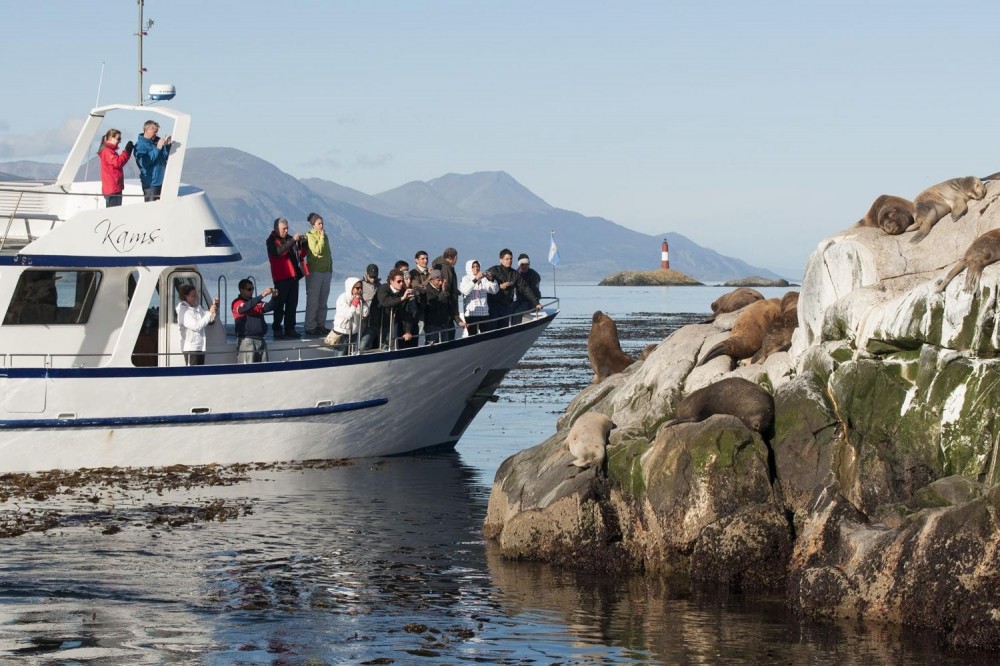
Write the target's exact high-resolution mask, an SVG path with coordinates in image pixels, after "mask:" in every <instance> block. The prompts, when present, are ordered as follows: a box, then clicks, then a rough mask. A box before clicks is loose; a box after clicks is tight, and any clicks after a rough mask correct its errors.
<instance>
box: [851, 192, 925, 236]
mask: <svg viewBox="0 0 1000 666" xmlns="http://www.w3.org/2000/svg"><path fill="white" fill-rule="evenodd" d="M911 224H913V202H912V201H910V200H909V199H904V198H903V197H895V196H892V195H891V194H883V195H882V196H880V197H879V198H877V199H875V202H874V203H873V204H872V207H871V208H869V209H868V212H867V213H866V214H865V216H864V217H863V218H861V219H860V220H858V223H857V225H856V226H859V227H877V228H879V229H881V230H882V231H884V232H885V233H887V234H889V235H890V236H898V235H899V234H901V233H903V232H904V231H906V229H907V228H908V227H909V226H910V225H911Z"/></svg>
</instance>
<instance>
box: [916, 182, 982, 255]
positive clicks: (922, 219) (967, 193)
mask: <svg viewBox="0 0 1000 666" xmlns="http://www.w3.org/2000/svg"><path fill="white" fill-rule="evenodd" d="M985 196H986V186H985V185H983V181H981V180H979V179H978V178H976V177H975V176H966V177H964V178H952V179H951V180H946V181H944V182H943V183H938V184H937V185H934V186H932V187H928V188H927V189H926V190H924V191H923V192H921V193H920V194H918V195H917V198H916V199H914V200H913V205H914V209H915V210H914V214H913V218H914V224H915V225H916V227H917V233H916V234H915V235H914V236H913V238H911V239H910V242H911V243H919V242H920V241H922V240H923V239H924V238H926V237H927V234H929V233H930V231H931V228H932V227H933V226H934V225H935V224H937V223H938V221H939V220H940V219H941V218H942V217H944V216H945V215H947V214H948V213H951V219H952V220H957V219H959V218H960V217H962V216H963V215H965V214H966V213H967V212H969V201H979V200H980V199H982V198H983V197H985Z"/></svg>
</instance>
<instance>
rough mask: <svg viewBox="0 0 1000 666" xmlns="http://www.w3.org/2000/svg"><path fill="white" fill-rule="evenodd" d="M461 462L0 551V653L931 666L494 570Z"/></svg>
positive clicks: (538, 572)
mask: <svg viewBox="0 0 1000 666" xmlns="http://www.w3.org/2000/svg"><path fill="white" fill-rule="evenodd" d="M480 473H481V470H478V469H476V468H473V467H470V466H468V465H467V464H465V463H464V462H463V460H462V458H461V457H460V455H459V454H457V453H454V452H452V453H449V454H442V455H435V456H418V457H411V458H389V459H379V460H367V461H358V462H357V463H356V464H354V465H352V466H349V467H339V468H332V469H285V470H266V471H262V472H255V473H253V474H252V478H251V480H250V481H248V482H246V483H241V484H237V485H233V486H228V487H212V488H204V489H192V490H182V491H174V492H164V493H163V494H162V495H159V494H156V493H155V492H154V493H150V494H149V495H148V496H145V497H141V498H134V499H133V500H132V501H131V502H132V504H129V502H127V501H124V503H123V505H122V506H118V507H114V508H113V509H111V510H113V511H116V512H118V513H119V515H122V516H128V515H132V514H134V513H136V511H137V507H138V506H145V505H146V504H149V503H160V504H172V503H180V504H183V503H188V504H200V503H203V502H206V501H211V500H213V499H226V500H230V501H239V502H247V503H249V504H250V505H251V506H252V507H253V511H252V513H251V514H250V515H246V516H242V517H240V518H239V519H237V520H233V521H228V522H223V523H201V524H190V525H184V526H181V527H178V528H171V527H169V526H165V525H163V524H159V525H153V524H149V523H139V522H136V523H134V524H132V525H131V526H130V525H129V524H128V523H127V522H126V523H125V524H126V527H125V528H124V529H123V530H122V531H121V532H119V533H117V534H102V533H101V530H100V525H96V526H95V525H94V524H90V523H87V522H86V521H84V520H81V521H76V522H73V521H70V525H71V526H70V527H68V528H64V529H60V530H58V531H53V532H49V533H44V534H26V535H22V536H21V537H18V538H15V539H8V540H5V541H3V542H0V603H2V606H0V655H4V656H6V657H21V658H24V657H30V658H34V659H36V660H43V661H50V660H51V661H63V662H65V661H86V660H95V659H96V660H99V661H100V662H101V663H112V664H114V663H121V664H126V663H127V664H133V663H163V662H165V661H170V662H177V663H206V662H207V663H220V664H221V663H224V664H229V663H273V662H276V661H277V662H282V661H285V662H288V663H301V662H304V661H307V660H313V661H315V662H316V663H363V662H366V661H372V660H379V659H381V660H383V662H382V663H389V662H387V661H385V660H392V663H414V662H415V661H419V662H420V663H424V662H426V663H438V662H464V661H473V662H482V663H498V664H503V663H585V664H586V663H590V664H603V663H606V664H620V663H717V662H719V661H734V662H740V661H763V662H765V663H802V662H812V663H873V662H883V663H884V662H889V663H926V661H928V660H930V659H933V660H934V661H935V662H937V663H946V662H947V660H946V659H944V658H942V655H941V654H940V653H939V652H937V651H936V650H935V649H934V646H933V645H923V644H921V643H915V642H914V641H913V639H906V640H901V639H900V637H899V636H892V635H885V634H883V633H880V632H878V631H873V630H868V631H861V630H858V629H856V628H854V627H838V626H835V625H810V624H803V623H800V622H797V621H796V620H795V619H794V618H790V617H788V616H787V615H786V613H785V611H784V609H783V606H782V605H781V603H780V600H775V599H766V598H765V599H762V598H753V599H746V598H740V597H729V596H726V595H720V596H718V597H713V596H711V595H701V596H699V597H695V598H692V597H690V596H689V595H688V594H687V593H686V592H684V590H683V587H672V586H670V585H669V584H667V583H665V582H663V581H657V580H646V579H643V578H632V579H625V580H611V579H602V578H595V577H593V576H590V575H585V574H580V573H574V572H571V571H565V570H558V569H553V568H550V567H547V566H545V565H540V564H535V563H525V562H508V561H504V560H502V559H500V558H499V557H497V554H496V551H495V550H494V549H493V548H492V547H489V546H488V545H487V544H485V543H484V542H483V539H482V537H481V528H482V521H483V517H484V514H485V509H486V502H487V495H488V487H487V485H486V484H485V483H483V481H482V480H481V478H480Z"/></svg>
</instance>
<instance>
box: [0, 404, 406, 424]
mask: <svg viewBox="0 0 1000 666" xmlns="http://www.w3.org/2000/svg"><path fill="white" fill-rule="evenodd" d="M387 402H389V399H388V398H372V399H371V400H362V401H360V402H345V403H343V404H339V405H325V406H323V407H302V408H299V409H271V410H267V411H259V412H224V413H219V414H212V413H206V414H173V415H166V416H119V417H108V418H87V419H18V420H10V419H7V420H3V421H0V429H3V430H28V429H39V428H52V429H66V428H70V429H82V428H133V427H142V426H155V425H182V424H188V423H233V422H238V421H267V420H282V419H295V418H302V417H306V416H322V415H325V414H336V413H338V412H353V411H357V410H361V409H371V408H372V407H380V406H382V405H384V404H386V403H387Z"/></svg>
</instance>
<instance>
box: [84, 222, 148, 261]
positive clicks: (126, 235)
mask: <svg viewBox="0 0 1000 666" xmlns="http://www.w3.org/2000/svg"><path fill="white" fill-rule="evenodd" d="M94 233H95V234H102V233H103V234H104V239H103V240H102V241H101V245H104V244H105V243H107V244H110V245H111V247H113V248H114V249H115V251H116V252H119V253H121V254H126V253H128V252H131V251H132V250H134V249H135V248H137V247H140V246H142V245H152V244H153V243H158V242H160V241H161V240H163V239H162V238H160V236H159V233H160V230H159V229H153V230H152V231H129V230H128V229H127V228H126V227H125V225H124V224H117V225H115V226H113V227H112V226H111V220H101V221H100V222H98V223H97V226H96V227H94Z"/></svg>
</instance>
